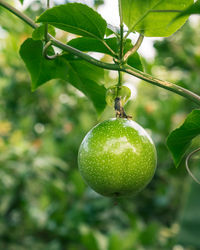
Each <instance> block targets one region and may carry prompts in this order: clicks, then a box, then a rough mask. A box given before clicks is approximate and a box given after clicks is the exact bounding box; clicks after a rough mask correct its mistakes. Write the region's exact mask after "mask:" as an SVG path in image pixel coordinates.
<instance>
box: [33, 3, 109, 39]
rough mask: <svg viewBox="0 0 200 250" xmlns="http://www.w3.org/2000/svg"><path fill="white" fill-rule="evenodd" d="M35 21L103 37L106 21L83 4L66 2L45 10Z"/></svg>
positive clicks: (82, 34)
mask: <svg viewBox="0 0 200 250" xmlns="http://www.w3.org/2000/svg"><path fill="white" fill-rule="evenodd" d="M37 22H43V23H46V22H48V23H49V24H52V25H53V26H55V27H56V28H59V29H62V30H65V31H67V32H70V33H73V34H76V35H80V36H86V37H93V38H100V39H101V38H103V37H104V35H105V32H106V27H107V24H106V21H105V20H104V19H103V18H102V17H101V16H100V15H99V14H98V13H97V12H96V11H94V10H93V9H92V8H90V7H88V6H87V5H85V4H80V3H68V4H64V5H59V6H56V7H54V8H51V9H48V10H46V11H45V12H44V13H43V14H42V15H41V16H40V17H39V18H38V19H37Z"/></svg>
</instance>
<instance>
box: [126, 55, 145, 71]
mask: <svg viewBox="0 0 200 250" xmlns="http://www.w3.org/2000/svg"><path fill="white" fill-rule="evenodd" d="M127 64H128V65H130V66H131V67H133V68H135V69H138V70H140V71H144V68H143V65H142V62H141V59H140V56H139V54H138V53H137V52H136V53H134V54H132V55H131V56H129V58H128V61H127Z"/></svg>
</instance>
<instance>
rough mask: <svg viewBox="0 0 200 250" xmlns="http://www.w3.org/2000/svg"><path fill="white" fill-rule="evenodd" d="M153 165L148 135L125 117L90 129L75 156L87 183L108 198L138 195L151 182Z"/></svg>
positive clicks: (153, 170)
mask: <svg viewBox="0 0 200 250" xmlns="http://www.w3.org/2000/svg"><path fill="white" fill-rule="evenodd" d="M156 162H157V154H156V149H155V146H154V144H153V141H152V139H151V138H150V136H149V135H148V134H147V132H146V131H145V130H144V129H143V128H142V127H141V126H140V125H139V124H137V123H136V122H134V121H132V120H128V119H124V118H119V119H115V118H113V119H110V120H107V121H104V122H102V123H99V124H98V125H96V126H95V127H93V128H92V129H91V130H90V131H89V132H88V133H87V135H86V136H85V138H84V139H83V141H82V143H81V145H80V148H79V153H78V166H79V170H80V173H81V175H82V177H83V178H84V180H85V181H86V183H87V184H88V185H89V186H90V187H91V188H92V189H94V190H95V191H96V192H97V193H99V194H101V195H104V196H109V197H126V196H132V195H135V194H137V193H138V192H139V191H141V190H142V189H143V188H144V187H145V186H146V185H147V184H148V183H149V182H150V181H151V179H152V177H153V175H154V173H155V169H156Z"/></svg>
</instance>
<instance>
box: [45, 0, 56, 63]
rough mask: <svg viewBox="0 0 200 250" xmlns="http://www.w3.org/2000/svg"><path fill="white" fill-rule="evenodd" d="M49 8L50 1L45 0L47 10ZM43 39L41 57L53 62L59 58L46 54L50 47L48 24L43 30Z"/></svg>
mask: <svg viewBox="0 0 200 250" xmlns="http://www.w3.org/2000/svg"><path fill="white" fill-rule="evenodd" d="M49 7H50V0H47V9H49ZM44 37H45V46H44V48H43V56H44V57H45V58H46V59H48V60H54V59H55V58H56V57H57V56H59V54H58V53H56V54H55V55H51V56H49V55H48V53H47V50H48V48H49V47H50V46H51V41H49V36H48V23H46V24H45V30H44Z"/></svg>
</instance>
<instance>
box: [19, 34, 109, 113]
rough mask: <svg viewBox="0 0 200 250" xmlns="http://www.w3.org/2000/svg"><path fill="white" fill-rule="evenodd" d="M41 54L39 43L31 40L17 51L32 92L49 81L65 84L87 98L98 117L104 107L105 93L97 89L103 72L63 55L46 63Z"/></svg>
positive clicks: (100, 86)
mask: <svg viewBox="0 0 200 250" xmlns="http://www.w3.org/2000/svg"><path fill="white" fill-rule="evenodd" d="M42 50H43V43H42V41H34V40H32V39H31V38H29V39H27V40H26V41H25V42H24V43H23V44H22V46H21V49H20V55H21V57H22V59H23V60H24V62H25V64H26V67H27V68H28V71H29V73H30V75H31V79H32V90H36V89H37V88H38V87H39V86H41V85H43V84H44V83H46V82H47V81H49V80H51V79H62V80H66V81H68V82H69V83H70V84H72V85H73V86H74V87H76V88H77V89H79V90H80V91H82V92H83V93H84V94H85V95H86V96H87V97H88V98H90V100H91V101H92V102H93V104H94V106H95V108H96V110H97V112H98V113H99V114H100V113H101V112H102V111H103V110H104V108H105V106H106V102H105V94H106V89H105V88H104V86H102V85H101V84H102V83H103V80H104V70H103V69H101V68H98V67H96V66H93V65H91V64H89V63H88V62H85V61H83V60H79V59H74V57H72V56H70V55H67V54H63V55H62V56H58V57H57V58H56V59H54V60H47V59H45V58H44V57H43V55H42Z"/></svg>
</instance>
